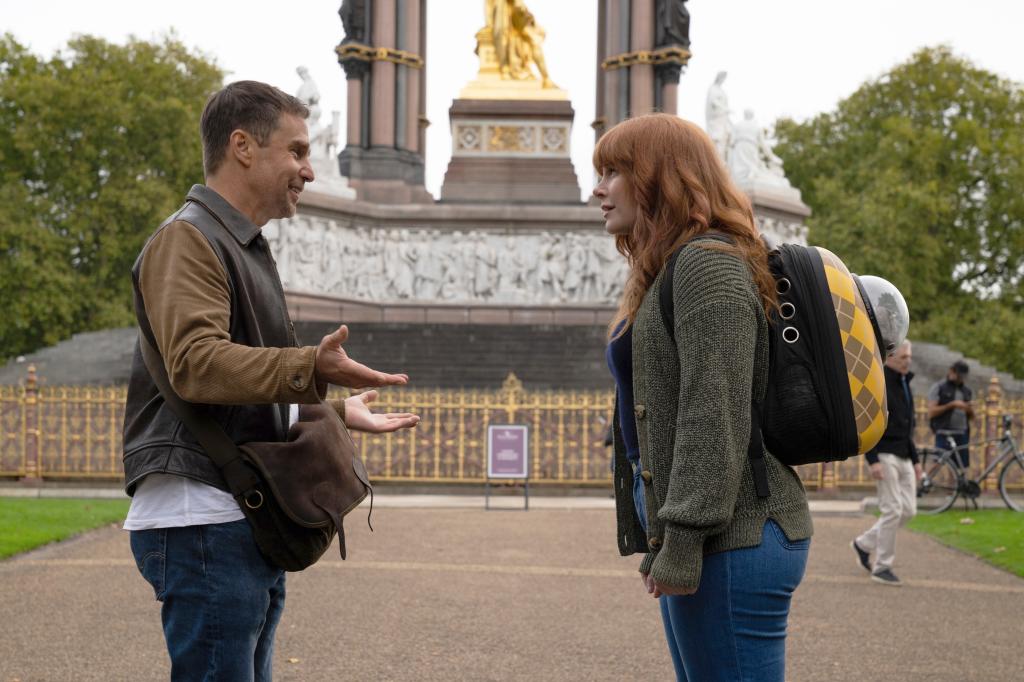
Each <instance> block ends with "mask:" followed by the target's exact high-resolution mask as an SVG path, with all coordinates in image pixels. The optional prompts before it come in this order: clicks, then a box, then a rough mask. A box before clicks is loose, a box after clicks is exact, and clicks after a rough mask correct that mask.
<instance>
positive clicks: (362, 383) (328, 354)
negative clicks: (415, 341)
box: [316, 325, 409, 388]
mask: <svg viewBox="0 0 1024 682" xmlns="http://www.w3.org/2000/svg"><path fill="white" fill-rule="evenodd" d="M346 341H348V327H347V326H345V325H341V326H340V327H338V330H337V331H335V332H333V333H331V334H328V335H327V336H325V337H324V338H323V339H321V341H320V346H319V347H318V348H317V350H316V377H317V379H319V380H320V381H326V382H327V383H330V384H334V385H335V386H345V387H347V388H369V387H371V386H402V385H405V384H407V383H409V377H408V375H406V374H385V373H384V372H378V371H377V370H375V369H370V368H369V367H367V366H366V365H364V364H362V363H359V362H356V361H355V360H353V359H352V358H350V357H349V356H348V353H346V352H345V349H344V348H342V347H341V344H343V343H345V342H346Z"/></svg>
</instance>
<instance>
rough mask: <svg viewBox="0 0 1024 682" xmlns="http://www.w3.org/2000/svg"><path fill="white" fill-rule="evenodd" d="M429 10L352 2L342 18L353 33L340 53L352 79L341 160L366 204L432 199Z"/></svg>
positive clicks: (419, 1) (420, 5) (406, 3)
mask: <svg viewBox="0 0 1024 682" xmlns="http://www.w3.org/2000/svg"><path fill="white" fill-rule="evenodd" d="M425 5H426V2H425V0H345V1H344V2H343V3H342V6H341V10H340V12H339V14H340V15H341V17H342V22H343V23H344V24H345V31H346V36H345V39H344V40H343V41H342V43H341V44H340V45H339V46H338V48H337V51H338V60H339V62H341V64H342V66H343V67H344V68H345V73H346V76H347V77H348V79H349V85H348V97H349V107H348V112H349V113H348V121H347V127H346V129H347V130H348V133H349V139H348V140H347V142H346V145H345V149H344V150H342V152H341V154H339V157H338V158H339V164H340V167H341V172H342V174H343V175H346V176H348V178H349V182H350V185H351V187H352V188H353V189H355V190H356V193H357V196H358V198H359V199H361V200H363V201H371V202H388V203H392V204H394V203H427V202H432V201H433V197H431V196H430V194H429V193H428V192H427V191H426V189H425V188H424V186H423V144H422V140H423V135H422V130H421V129H420V119H421V118H422V115H423V111H424V99H425V97H424V86H423V66H424V63H423V57H422V54H421V53H420V51H421V48H422V47H423V44H424V40H423V36H424V33H423V22H424V21H425V14H426V13H425V12H424V8H425ZM354 81H356V82H354ZM356 102H358V103H359V104H358V106H356Z"/></svg>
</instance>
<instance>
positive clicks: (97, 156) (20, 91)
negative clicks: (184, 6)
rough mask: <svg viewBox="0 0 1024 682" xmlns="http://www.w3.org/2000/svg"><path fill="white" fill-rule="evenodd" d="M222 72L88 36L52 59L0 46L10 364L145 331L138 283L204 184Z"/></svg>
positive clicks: (4, 345) (1, 196)
mask: <svg viewBox="0 0 1024 682" xmlns="http://www.w3.org/2000/svg"><path fill="white" fill-rule="evenodd" d="M222 79H223V72H222V71H221V70H220V68H218V67H217V66H216V64H215V63H213V62H212V61H210V60H209V59H208V58H206V57H204V56H202V55H199V54H193V53H191V52H189V50H188V49H187V48H186V47H185V46H184V45H182V44H181V43H180V42H178V41H177V40H176V39H174V38H173V36H172V37H167V38H165V39H164V40H163V41H162V42H160V43H150V42H144V41H140V40H136V39H130V40H129V41H128V43H127V44H126V45H114V44H111V43H108V42H106V41H104V40H102V39H99V38H94V37H89V36H81V37H76V38H74V39H73V40H71V41H70V42H69V43H68V46H67V49H66V50H65V51H62V52H58V53H57V54H56V55H54V56H53V57H52V58H51V59H49V60H44V59H41V58H39V57H37V56H35V55H32V54H31V53H29V52H28V50H26V49H25V48H24V47H23V46H21V45H19V44H18V43H17V41H16V40H15V38H14V37H13V36H11V35H9V34H8V35H5V36H3V37H2V38H0V182H2V185H0V187H2V191H0V247H2V249H3V251H2V253H0V295H3V297H4V298H3V300H4V303H5V308H6V311H7V312H8V314H7V315H5V316H3V317H0V359H6V358H9V357H11V356H12V355H16V354H18V353H24V352H28V351H31V350H34V349H35V348H38V347H39V346H41V345H45V344H51V343H54V342H56V341H58V340H60V339H62V338H66V337H67V336H69V335H71V334H72V333H74V332H77V331H84V330H91V329H100V328H104V327H110V326H124V325H129V324H133V323H134V316H133V315H132V303H131V279H130V275H129V273H130V270H131V267H132V264H133V262H134V260H135V258H136V256H137V255H138V253H139V250H140V249H141V247H142V245H143V243H144V242H145V239H146V238H147V237H148V236H149V234H151V233H152V231H153V230H154V228H155V227H156V226H157V225H158V224H159V223H160V221H162V220H163V218H164V217H166V216H167V215H168V214H170V213H171V212H172V211H173V210H174V208H175V207H176V206H177V205H178V204H179V203H180V202H181V199H182V196H183V195H184V193H185V192H186V191H187V190H188V188H189V186H191V185H192V184H193V183H196V182H202V150H201V144H200V140H199V135H198V131H199V117H200V114H201V113H202V108H203V105H204V104H205V101H206V98H207V97H208V96H209V94H210V93H212V92H214V91H215V90H216V89H218V88H219V87H220V84H221V82H222Z"/></svg>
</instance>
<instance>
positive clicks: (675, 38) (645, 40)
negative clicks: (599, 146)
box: [594, 0, 690, 138]
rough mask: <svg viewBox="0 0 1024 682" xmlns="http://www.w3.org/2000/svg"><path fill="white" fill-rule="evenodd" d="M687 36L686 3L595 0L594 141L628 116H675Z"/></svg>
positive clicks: (687, 55) (678, 0)
mask: <svg viewBox="0 0 1024 682" xmlns="http://www.w3.org/2000/svg"><path fill="white" fill-rule="evenodd" d="M689 30H690V25H689V13H688V11H687V10H686V7H685V0H600V4H599V5H598V47H597V58H598V63H599V65H600V68H599V70H598V84H597V107H596V109H597V112H598V114H597V120H596V121H595V122H594V123H595V125H594V128H595V131H596V135H597V137H598V138H600V136H601V135H602V134H603V133H604V131H605V130H607V129H608V128H611V127H612V126H613V125H615V124H616V123H618V122H620V121H622V120H624V119H626V118H628V117H631V116H642V115H644V114H649V113H651V112H654V111H663V112H666V113H669V114H675V113H676V109H677V105H676V100H677V98H678V95H679V76H680V74H681V73H682V70H683V67H684V66H685V65H686V62H687V61H688V60H689V58H690V50H689V47H690V39H689Z"/></svg>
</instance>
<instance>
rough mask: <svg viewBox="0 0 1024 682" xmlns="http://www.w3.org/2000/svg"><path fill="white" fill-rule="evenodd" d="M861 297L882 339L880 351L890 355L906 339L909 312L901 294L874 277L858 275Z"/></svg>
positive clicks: (884, 281) (891, 285) (888, 283)
mask: <svg viewBox="0 0 1024 682" xmlns="http://www.w3.org/2000/svg"><path fill="white" fill-rule="evenodd" d="M857 280H858V281H859V282H860V287H861V295H862V296H864V298H865V299H867V301H866V302H867V303H868V304H869V306H870V308H869V312H870V313H872V315H873V316H874V320H873V321H874V323H875V325H876V326H877V328H878V332H879V334H880V335H881V337H882V351H883V352H884V354H885V356H889V355H892V354H893V353H894V352H896V349H897V348H899V347H900V345H901V344H902V343H903V341H904V340H906V338H907V332H908V331H909V330H910V310H908V309H907V302H906V301H905V300H904V299H903V294H901V293H900V290H899V289H897V288H896V287H895V286H894V285H893V284H892V283H891V282H889V281H888V280H884V279H882V278H881V277H875V276H874V275H860V276H859V277H857Z"/></svg>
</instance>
